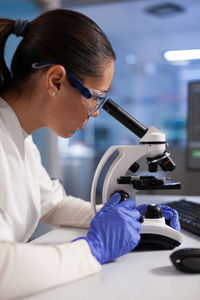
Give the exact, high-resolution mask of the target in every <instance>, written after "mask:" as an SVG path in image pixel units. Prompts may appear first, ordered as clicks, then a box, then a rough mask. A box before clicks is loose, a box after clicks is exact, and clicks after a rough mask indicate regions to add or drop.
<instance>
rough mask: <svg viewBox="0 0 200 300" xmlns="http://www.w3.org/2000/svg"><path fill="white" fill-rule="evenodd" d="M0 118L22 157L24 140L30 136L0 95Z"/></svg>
mask: <svg viewBox="0 0 200 300" xmlns="http://www.w3.org/2000/svg"><path fill="white" fill-rule="evenodd" d="M0 119H2V121H3V123H4V125H5V126H6V128H7V130H8V132H9V134H10V136H11V137H12V139H13V141H14V142H15V144H16V146H17V148H18V150H19V151H20V153H21V156H22V157H23V158H24V142H25V140H26V139H27V138H29V137H30V135H29V134H28V133H26V132H25V131H24V129H23V128H22V127H21V124H20V122H19V119H18V117H17V115H16V113H15V112H14V110H13V109H12V107H11V106H10V105H9V104H8V103H7V102H6V101H5V100H3V98H1V97H0Z"/></svg>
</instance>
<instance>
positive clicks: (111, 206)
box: [78, 193, 141, 264]
mask: <svg viewBox="0 0 200 300" xmlns="http://www.w3.org/2000/svg"><path fill="white" fill-rule="evenodd" d="M120 199H121V196H120V194H119V193H115V194H114V195H112V197H111V198H110V200H109V201H108V202H107V203H106V204H105V205H104V206H103V207H102V209H101V210H100V211H99V212H98V213H97V214H96V215H95V217H94V218H93V219H92V221H91V223H90V228H89V230H88V233H87V236H86V237H80V238H82V239H85V240H86V241H87V242H88V244H89V246H90V248H91V251H92V254H93V255H94V256H95V257H96V259H97V260H98V261H99V262H100V263H101V264H104V263H106V262H109V261H112V260H114V259H115V258H117V257H119V256H121V255H124V254H126V253H128V252H130V251H131V250H133V249H134V248H135V247H136V246H137V244H138V243H139V241H140V230H141V223H140V222H139V221H138V220H139V218H140V213H139V212H138V210H136V209H135V207H136V203H135V200H133V199H127V200H125V201H122V202H120ZM80 238H78V239H80Z"/></svg>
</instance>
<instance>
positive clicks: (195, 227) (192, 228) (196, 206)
mask: <svg viewBox="0 0 200 300" xmlns="http://www.w3.org/2000/svg"><path fill="white" fill-rule="evenodd" d="M165 205H167V206H170V207H172V208H174V209H176V210H177V212H178V214H179V220H180V224H181V228H182V229H185V230H187V231H189V232H192V233H194V234H196V235H198V236H200V203H194V202H190V201H188V200H185V199H181V200H179V201H173V202H168V203H165Z"/></svg>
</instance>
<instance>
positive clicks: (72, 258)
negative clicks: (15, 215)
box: [0, 240, 101, 300]
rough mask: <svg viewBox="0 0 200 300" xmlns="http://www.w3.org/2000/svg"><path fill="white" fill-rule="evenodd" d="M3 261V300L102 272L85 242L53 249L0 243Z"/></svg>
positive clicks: (0, 277) (0, 271)
mask: <svg viewBox="0 0 200 300" xmlns="http://www.w3.org/2000/svg"><path fill="white" fill-rule="evenodd" d="M0 258H1V259H0V291H1V292H0V298H1V299H2V300H6V299H15V298H20V299H21V297H23V296H27V295H31V294H33V293H38V292H40V291H44V290H46V289H48V288H53V287H56V286H58V285H61V284H65V283H68V282H71V281H75V280H78V279H80V278H83V277H86V276H89V275H91V274H94V273H96V272H98V271H100V269H101V265H100V264H99V263H98V261H97V260H96V259H95V258H94V256H93V255H92V254H91V251H90V248H89V246H88V244H87V242H86V241H85V240H77V241H75V242H73V243H67V244H60V245H52V246H49V245H47V246H46V245H30V244H20V243H11V242H0Z"/></svg>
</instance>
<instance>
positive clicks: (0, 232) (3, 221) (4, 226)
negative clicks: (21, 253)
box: [0, 208, 15, 242]
mask: <svg viewBox="0 0 200 300" xmlns="http://www.w3.org/2000/svg"><path fill="white" fill-rule="evenodd" d="M4 240H5V241H9V242H13V241H14V240H15V237H14V234H13V232H12V226H11V219H10V218H9V216H8V215H7V214H6V213H4V212H3V210H2V209H1V208H0V241H4Z"/></svg>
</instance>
